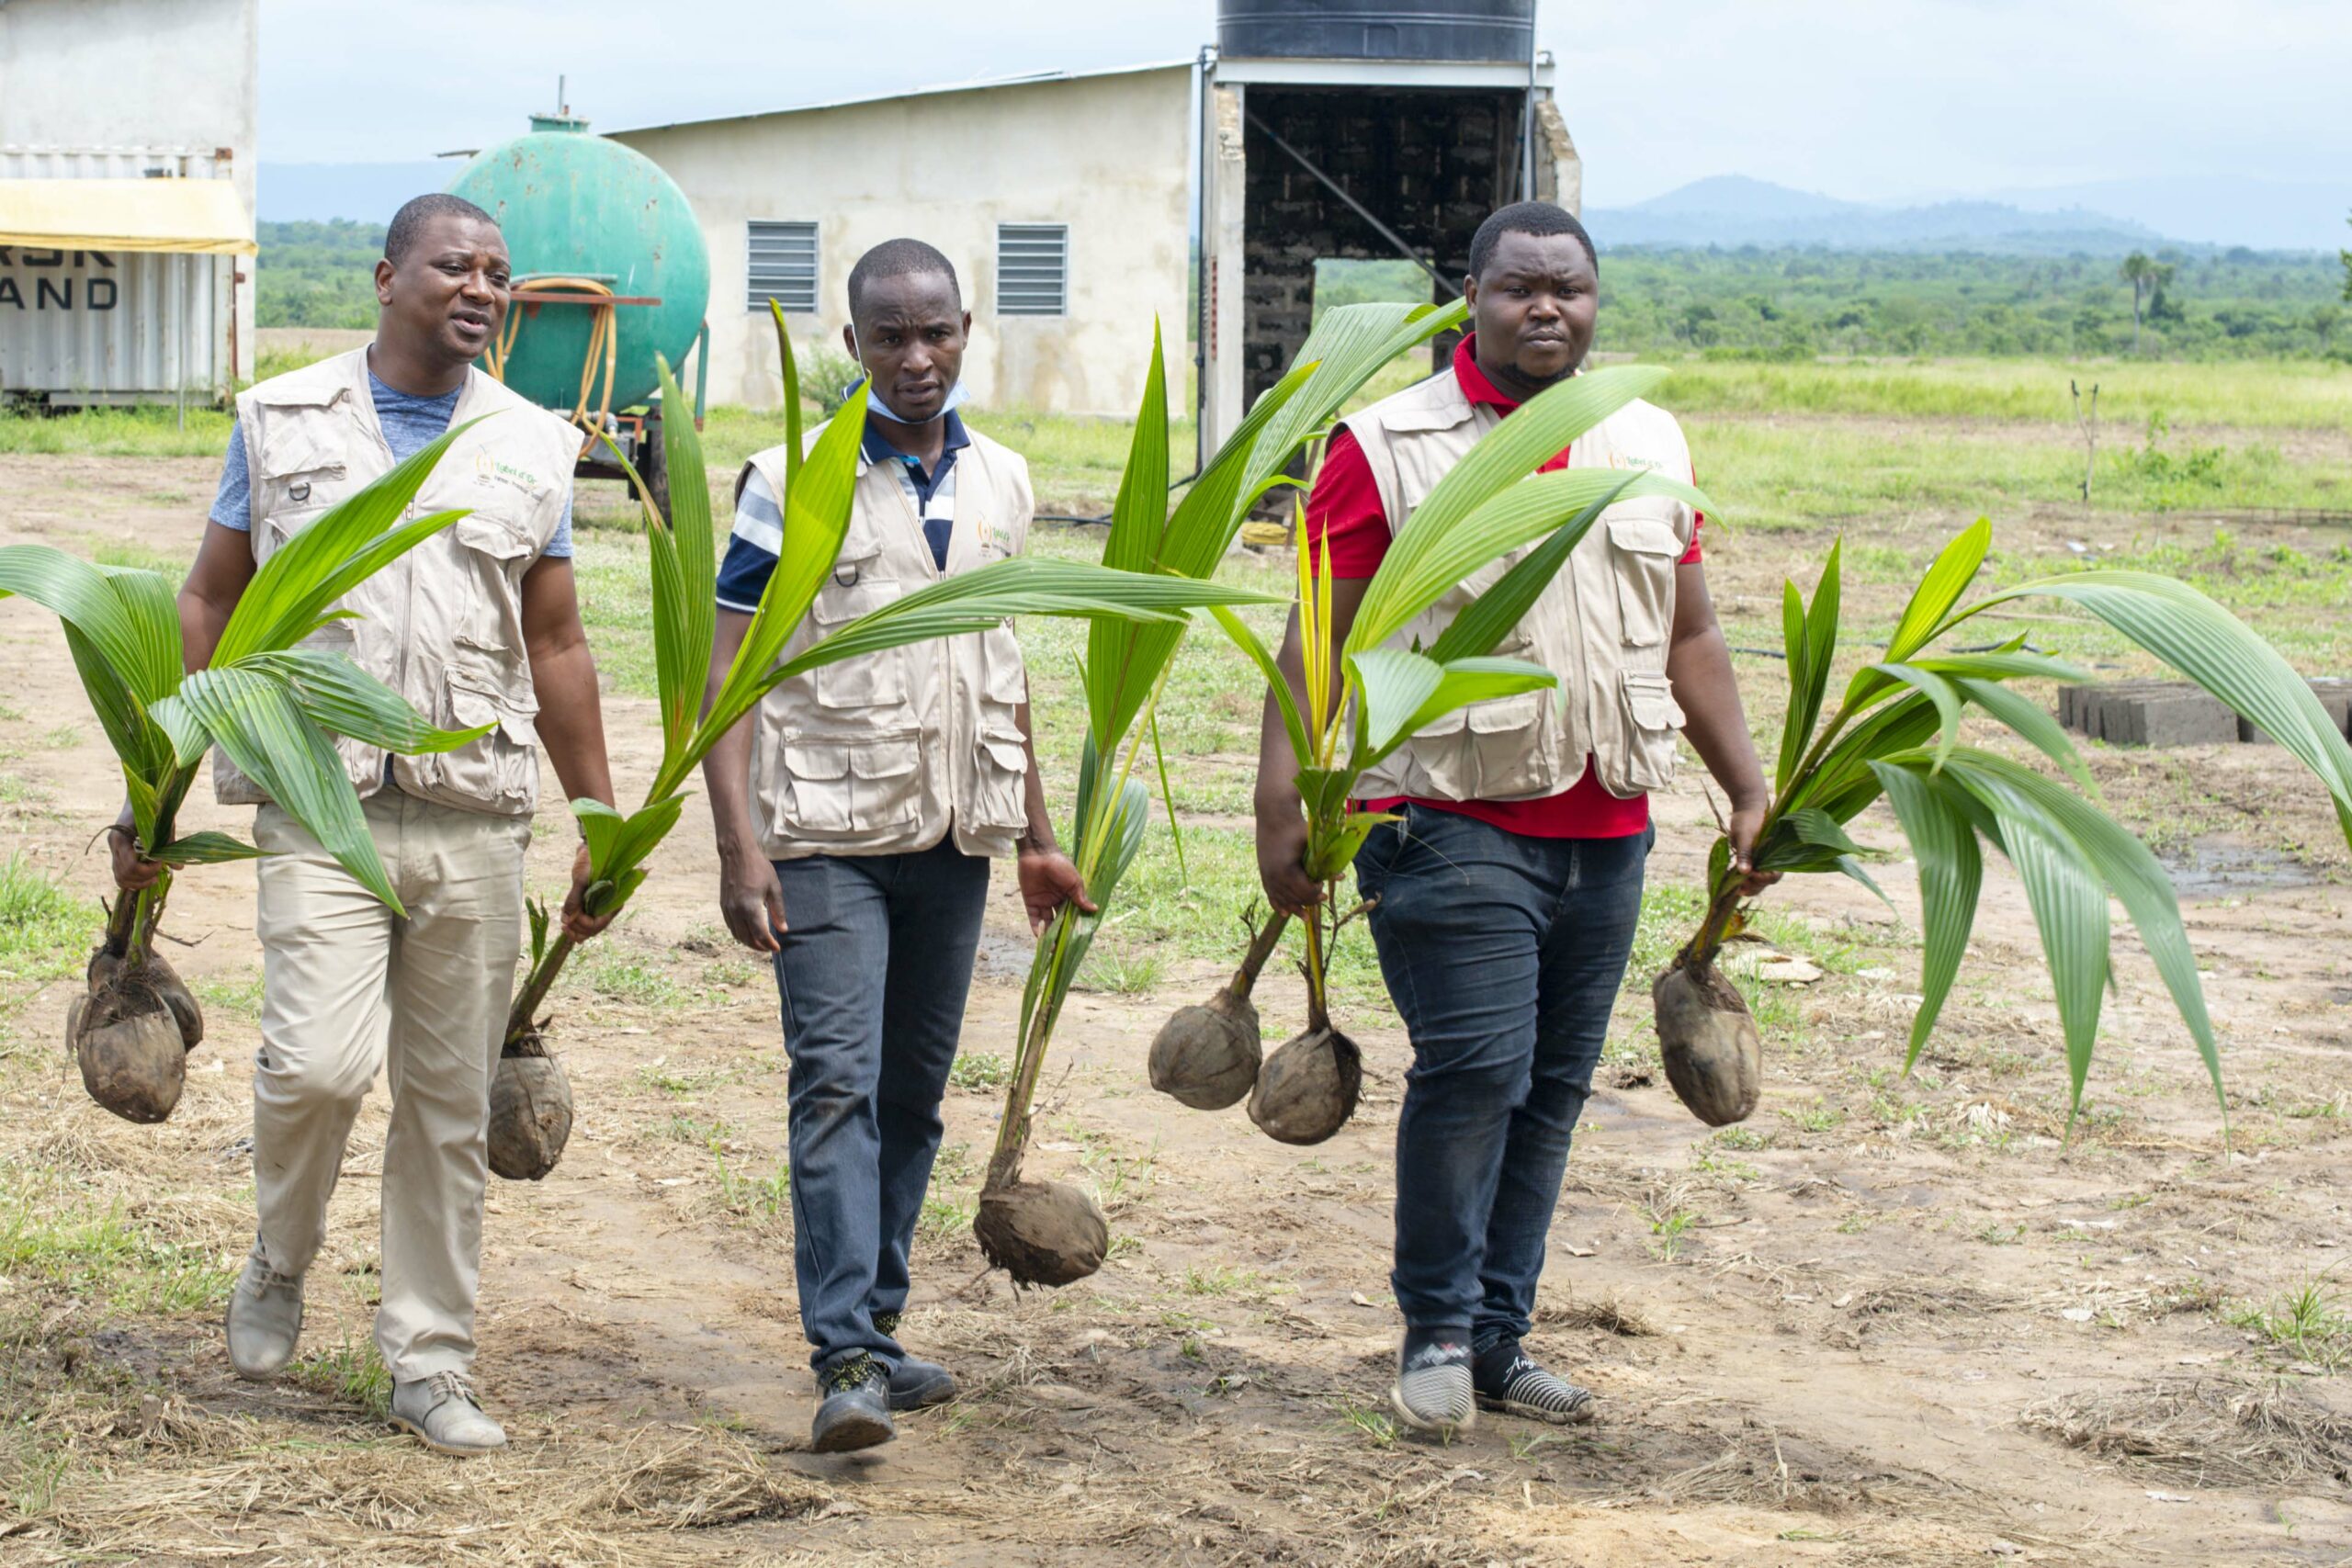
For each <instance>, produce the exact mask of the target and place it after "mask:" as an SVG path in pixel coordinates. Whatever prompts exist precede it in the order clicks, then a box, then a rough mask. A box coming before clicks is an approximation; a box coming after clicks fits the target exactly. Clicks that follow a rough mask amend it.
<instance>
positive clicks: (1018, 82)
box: [605, 59, 1194, 137]
mask: <svg viewBox="0 0 2352 1568" xmlns="http://www.w3.org/2000/svg"><path fill="white" fill-rule="evenodd" d="M1193 63H1194V62H1193V61H1192V60H1190V59H1185V60H1155V61H1152V62H1149V63H1148V64H1144V65H1114V66H1110V67H1107V68H1106V69H1103V70H1101V71H1036V72H1030V73H1025V74H1023V75H1018V76H988V77H980V78H976V79H975V80H972V81H968V82H942V83H940V84H938V85H935V86H930V87H915V88H912V89H910V90H909V91H907V92H903V93H868V94H866V95H865V96H862V97H855V98H831V99H828V100H827V101H825V102H823V103H816V104H794V105H791V106H789V107H785V108H780V109H753V110H751V111H749V112H747V113H744V114H722V115H713V116H711V117H710V118H707V119H673V120H664V121H663V122H662V123H661V124H659V125H632V126H628V127H625V128H623V129H621V130H610V131H606V132H605V134H606V135H608V136H614V137H621V136H635V135H637V134H639V132H642V131H648V130H684V129H685V128H686V127H688V126H697V125H724V124H726V123H728V122H729V120H739V119H767V118H772V117H774V116H776V115H787V114H815V113H817V112H818V111H820V110H821V109H845V108H852V107H856V106H858V105H860V104H887V103H890V102H892V101H894V100H896V99H899V98H930V97H937V96H941V95H943V94H947V93H979V92H986V91H987V90H988V89H989V88H991V87H1026V86H1032V85H1035V84H1037V83H1040V82H1083V81H1087V80H1090V79H1091V78H1094V77H1098V76H1135V75H1140V74H1142V73H1145V72H1148V71H1180V70H1181V71H1189V70H1191V69H1192V68H1193Z"/></svg>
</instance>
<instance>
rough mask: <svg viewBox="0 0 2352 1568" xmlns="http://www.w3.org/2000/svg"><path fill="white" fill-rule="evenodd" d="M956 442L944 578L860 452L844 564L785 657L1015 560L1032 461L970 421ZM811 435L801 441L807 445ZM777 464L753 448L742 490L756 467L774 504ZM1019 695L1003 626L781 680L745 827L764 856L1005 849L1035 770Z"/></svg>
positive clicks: (884, 479)
mask: <svg viewBox="0 0 2352 1568" xmlns="http://www.w3.org/2000/svg"><path fill="white" fill-rule="evenodd" d="M819 428H820V429H821V428H822V427H821V426H820V427H819ZM816 434H817V432H816V431H810V432H809V442H810V443H811V444H813V443H814V441H815V439H816ZM966 434H967V435H968V436H969V437H970V441H971V445H969V446H966V447H964V448H963V449H962V450H960V451H958V452H957V453H956V470H955V477H956V497H955V517H956V522H955V531H954V533H953V534H952V535H951V536H950V537H949V540H948V545H947V566H946V569H945V570H944V571H943V570H941V569H940V567H939V566H938V564H937V563H936V562H935V561H933V558H932V554H931V545H930V543H929V542H928V541H927V540H925V539H924V537H923V532H922V518H921V517H920V516H918V515H917V514H916V512H915V505H914V502H913V500H912V498H911V497H910V496H909V495H908V493H907V487H906V484H905V482H904V481H903V480H901V479H899V476H898V475H897V474H896V473H894V472H892V471H891V469H890V468H889V466H888V465H877V464H873V463H869V462H868V461H866V459H865V455H864V454H863V453H861V454H860V455H859V457H858V464H857V489H856V491H855V492H854V497H853V500H852V502H851V510H850V522H849V532H848V534H847V535H846V536H844V538H843V539H842V552H841V555H840V557H839V558H837V559H836V560H835V561H834V562H833V570H832V571H831V573H830V574H829V575H828V576H827V577H826V578H825V580H824V582H823V585H822V586H821V587H820V588H819V589H818V591H817V598H816V602H815V603H814V604H811V605H810V606H809V616H808V618H807V619H806V620H804V621H803V622H802V623H801V624H800V626H799V629H798V630H797V631H795V632H794V633H793V635H792V640H791V641H789V642H787V643H786V644H785V647H784V653H783V656H782V657H783V659H785V660H791V659H793V658H796V657H797V656H798V655H799V654H800V652H801V651H802V650H803V649H807V648H808V647H809V645H811V644H812V643H815V642H818V641H820V640H821V639H822V638H824V637H828V636H830V635H831V634H832V633H834V632H836V631H839V630H840V629H841V628H842V626H844V625H846V624H847V623H848V622H851V621H854V620H855V619H856V618H857V617H858V616H860V615H865V614H867V613H868V612H870V611H873V610H877V609H879V608H881V607H882V606H883V605H885V604H888V603H890V602H891V601H892V600H894V599H896V598H898V597H899V595H900V594H902V593H910V592H914V591H915V590H916V589H918V588H921V587H922V586H923V585H924V584H925V583H929V582H935V581H938V580H939V579H940V578H942V577H944V576H948V575H951V574H953V573H956V572H959V571H969V570H972V569H973V568H975V567H979V566H985V565H987V564H988V563H989V562H990V561H997V560H1002V559H1004V558H1007V557H1009V556H1016V555H1019V554H1020V553H1021V551H1022V548H1023V546H1024V545H1025V544H1026V543H1027V541H1028V537H1029V516H1030V513H1031V512H1032V511H1033V510H1035V503H1034V502H1032V500H1031V498H1030V492H1029V465H1028V464H1027V463H1025V462H1023V460H1022V459H1021V457H1019V456H1017V455H1016V454H1014V453H1012V452H1009V451H1007V450H1006V449H1005V448H1004V447H1002V446H999V445H997V444H996V443H995V442H993V441H991V440H989V438H988V437H987V436H985V435H982V434H979V433H978V431H975V430H972V429H970V427H968V426H967V427H966ZM784 460H785V448H783V447H781V446H773V447H770V448H769V449H768V450H766V451H764V452H757V453H754V454H752V459H751V461H750V462H748V463H746V464H745V465H744V466H743V472H742V474H741V477H739V478H738V479H736V481H735V491H736V493H737V494H738V495H741V493H742V490H743V485H744V483H745V482H746V481H747V480H748V479H750V478H751V475H752V470H753V469H757V470H758V471H759V473H760V475H761V477H762V478H763V479H766V480H767V484H768V489H769V491H770V492H771V493H773V494H774V495H775V497H776V498H777V501H778V503H779V509H781V508H782V504H783V500H784V495H785V477H784V476H785V461H784ZM785 526H786V528H789V527H790V526H791V523H790V521H789V513H787V521H786V524H785ZM1027 700H1028V685H1027V678H1026V676H1025V675H1024V673H1023V670H1022V665H1021V645H1020V644H1019V643H1017V642H1015V641H1014V640H1013V637H1012V627H1011V626H1010V625H1009V624H1008V625H1004V626H991V627H989V629H988V630H987V631H984V632H978V633H967V634H966V635H964V636H962V637H938V638H935V639H933V640H932V641H930V642H922V643H913V644H910V645H909V646H907V647H904V648H892V649H884V650H883V651H881V652H879V653H868V654H862V655H860V656H859V657H857V658H854V659H844V660H841V661H840V662H839V663H836V664H827V665H823V666H821V667H820V668H818V669H816V670H813V671H809V673H808V674H806V675H803V676H799V677H797V678H795V679H793V680H790V681H786V682H784V683H783V684H781V685H779V686H777V687H775V689H774V690H772V691H771V692H769V693H768V694H767V695H766V696H765V697H764V698H763V699H762V700H761V703H760V705H759V708H758V710H757V716H756V717H755V718H754V720H753V728H752V791H751V793H752V822H753V824H754V825H755V826H756V828H757V829H758V830H759V835H760V845H761V849H762V851H763V852H764V853H765V854H766V855H767V856H768V858H769V859H771V860H796V859H799V858H801V857H803V856H807V855H820V854H824V855H883V854H902V853H908V852H913V851H918V850H927V849H929V848H931V847H932V846H933V845H934V844H936V843H938V842H939V841H940V840H942V839H944V838H945V837H946V836H947V834H948V833H949V832H950V831H951V830H952V831H953V832H954V833H955V835H956V848H957V849H959V850H961V851H962V852H964V853H966V854H970V855H1009V854H1011V853H1012V849H1013V840H1015V839H1016V838H1017V837H1018V836H1019V835H1020V833H1021V831H1022V830H1023V829H1024V828H1025V827H1026V826H1027V825H1028V821H1029V814H1028V811H1027V809H1026V808H1025V805H1024V800H1023V788H1024V784H1025V782H1026V780H1027V776H1028V771H1029V760H1028V755H1027V753H1026V751H1025V750H1023V747H1022V743H1021V724H1020V719H1019V716H1018V715H1017V714H1016V713H1015V711H1014V710H1015V709H1016V708H1017V707H1019V705H1021V704H1022V703H1023V702H1026V701H1027Z"/></svg>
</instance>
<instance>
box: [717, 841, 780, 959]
mask: <svg viewBox="0 0 2352 1568" xmlns="http://www.w3.org/2000/svg"><path fill="white" fill-rule="evenodd" d="M718 913H719V915H720V917H721V918H722V919H725V920H726V922H727V930H728V933H729V935H731V936H733V937H734V939H735V940H736V941H737V942H741V943H742V944H743V945H744V946H745V947H748V948H750V949H751V950H752V952H754V953H780V952H782V951H783V949H784V943H783V942H779V941H778V940H777V937H778V935H779V933H781V932H783V931H788V930H790V929H791V928H790V927H788V926H786V924H785V921H784V887H783V886H782V885H781V884H780V883H778V882H777V881H776V879H775V867H774V866H773V865H770V864H769V863H768V861H767V857H766V856H765V855H763V854H761V853H759V852H757V851H756V850H748V851H726V850H722V851H721V852H719V856H718Z"/></svg>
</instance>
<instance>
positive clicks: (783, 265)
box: [746, 218, 817, 316]
mask: <svg viewBox="0 0 2352 1568" xmlns="http://www.w3.org/2000/svg"><path fill="white" fill-rule="evenodd" d="M747 230H748V234H747V238H748V240H749V242H750V246H751V265H750V266H749V267H748V268H747V269H746V270H747V274H748V279H747V281H748V283H749V289H748V292H749V294H750V299H748V301H747V302H746V303H747V307H748V308H749V309H751V310H766V309H767V308H768V301H769V300H771V299H773V300H775V302H776V303H777V304H779V305H781V306H783V307H784V309H785V312H786V314H787V315H800V316H807V315H814V314H815V313H816V310H817V225H815V224H814V223H780V222H768V221H763V220H760V219H757V218H754V219H753V220H752V221H751V222H750V224H748V225H747Z"/></svg>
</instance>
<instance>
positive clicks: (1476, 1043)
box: [1355, 806, 1654, 1349]
mask: <svg viewBox="0 0 2352 1568" xmlns="http://www.w3.org/2000/svg"><path fill="white" fill-rule="evenodd" d="M1404 812H1405V818H1404V820H1403V821H1402V822H1399V823H1395V824H1390V825H1385V826H1383V827H1380V828H1376V829H1374V830H1373V833H1372V836H1371V837H1370V838H1369V839H1367V840H1365V842H1364V846H1363V850H1362V851H1361V852H1358V854H1357V855H1356V863H1355V864H1356V886H1358V887H1359V888H1360V889H1362V891H1363V896H1364V897H1367V898H1370V897H1378V898H1379V899H1380V903H1379V905H1378V907H1376V908H1374V910H1373V911H1372V915H1371V917H1370V919H1371V925H1372V935H1373V941H1374V944H1375V945H1376V946H1377V947H1378V948H1379V951H1380V972H1381V975H1382V976H1383V977H1384V978H1385V980H1386V981H1387V983H1388V994H1389V996H1390V997H1391V998H1393V999H1394V1000H1395V1002H1396V1004H1397V1011H1398V1013H1400V1014H1401V1015H1403V1017H1404V1020H1405V1028H1406V1031H1407V1032H1408V1034H1409V1035H1410V1036H1411V1038H1412V1043H1413V1066H1412V1070H1411V1071H1410V1072H1409V1073H1408V1075H1407V1076H1406V1079H1405V1106H1404V1110H1403V1111H1402V1112H1401V1113H1400V1114H1399V1116H1398V1117H1397V1265H1396V1269H1395V1270H1394V1271H1393V1272H1392V1273H1391V1274H1390V1276H1389V1282H1390V1284H1391V1286H1392V1287H1393V1288H1394V1289H1395V1291H1396V1292H1397V1305H1398V1306H1399V1307H1400V1308H1401V1309H1403V1312H1404V1314H1405V1322H1406V1323H1407V1325H1409V1326H1411V1327H1414V1328H1440V1327H1463V1326H1466V1327H1467V1328H1468V1329H1469V1330H1470V1333H1471V1337H1472V1342H1473V1343H1474V1345H1476V1347H1477V1348H1480V1349H1484V1348H1486V1347H1487V1345H1490V1344H1492V1343H1494V1342H1495V1341H1497V1340H1498V1339H1505V1338H1513V1339H1515V1338H1519V1337H1523V1336H1524V1335H1525V1334H1526V1333H1527V1328H1528V1315H1529V1314H1530V1313H1532V1311H1533V1310H1534V1306H1535V1280H1536V1277H1537V1276H1538V1275H1540V1274H1541V1273H1542V1272H1543V1271H1544V1234H1545V1232H1546V1231H1548V1230H1549V1229H1550V1227H1551V1224H1552V1208H1553V1205H1554V1204H1555V1202H1556V1201H1558V1199H1559V1196H1560V1176H1561V1173H1562V1172H1563V1171H1564V1170H1565V1169H1566V1167H1567V1161H1568V1138H1569V1134H1571V1133H1572V1132H1573V1131H1574V1130H1575V1127H1576V1124H1577V1115H1578V1114H1579V1113H1581V1112H1582V1111H1583V1110H1584V1102H1585V1099H1586V1097H1587V1096H1588V1095H1589V1093H1590V1092H1591V1090H1592V1069H1593V1066H1594V1065H1595V1064H1596V1063H1597V1062H1599V1061H1600V1048H1601V1045H1602V1043H1603V1042H1604V1041H1605V1040H1606V1038H1607V1036H1608V1033H1609V1011H1610V1008H1611V1005H1612V1004H1614V1003H1615V1001H1616V999H1617V987H1618V986H1619V984H1620V983H1621V982H1622V981H1623V979H1624V975H1625V963H1626V960H1627V959H1628V958H1629V957H1631V956H1632V953H1633V948H1634V926H1635V924H1636V923H1637V922H1638V920H1639V919H1640V917H1641V908H1642V863H1643V862H1644V861H1645V860H1646V859H1647V858H1648V855H1649V847H1650V841H1651V839H1652V837H1653V836H1654V835H1653V834H1652V833H1646V832H1645V833H1639V834H1635V835H1634V836H1632V837H1630V838H1623V839H1532V838H1524V837H1521V836H1520V835H1519V834H1516V833H1508V832H1505V831H1504V830H1503V829H1499V828H1495V827H1490V826H1488V825H1487V824H1486V823H1484V822H1480V821H1478V820H1476V818H1469V817H1464V816H1462V815H1460V814H1459V813H1456V812H1451V811H1432V810H1430V809H1429V808H1428V807H1419V806H1408V807H1404Z"/></svg>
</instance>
